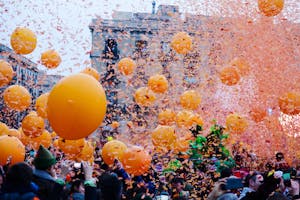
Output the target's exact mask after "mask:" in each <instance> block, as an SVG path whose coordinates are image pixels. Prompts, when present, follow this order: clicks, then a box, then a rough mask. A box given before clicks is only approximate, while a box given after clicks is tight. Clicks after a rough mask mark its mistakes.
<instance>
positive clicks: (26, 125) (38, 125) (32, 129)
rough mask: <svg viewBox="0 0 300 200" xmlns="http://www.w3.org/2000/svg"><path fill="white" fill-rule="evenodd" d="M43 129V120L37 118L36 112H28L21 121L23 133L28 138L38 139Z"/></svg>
mask: <svg viewBox="0 0 300 200" xmlns="http://www.w3.org/2000/svg"><path fill="white" fill-rule="evenodd" d="M44 129H45V122H44V119H43V118H41V117H39V116H38V115H37V113H36V112H30V113H29V114H28V115H26V116H25V117H24V119H23V120H22V130H23V133H24V134H25V135H26V136H28V137H31V138H35V137H38V136H40V135H41V134H42V133H43V131H44Z"/></svg>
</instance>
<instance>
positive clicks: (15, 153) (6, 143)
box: [0, 135, 25, 166]
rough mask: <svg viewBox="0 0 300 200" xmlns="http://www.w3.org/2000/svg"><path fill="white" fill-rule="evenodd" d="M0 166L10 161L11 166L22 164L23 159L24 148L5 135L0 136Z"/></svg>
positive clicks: (15, 139) (14, 138) (15, 140)
mask: <svg viewBox="0 0 300 200" xmlns="http://www.w3.org/2000/svg"><path fill="white" fill-rule="evenodd" d="M0 152H1V153H0V165H2V166H3V165H6V163H7V160H8V159H9V158H10V159H11V162H10V163H11V165H13V164H15V163H18V162H23V161H24V159H25V146H24V145H23V144H22V142H21V141H20V140H19V139H18V138H16V137H11V136H7V135H2V136H0Z"/></svg>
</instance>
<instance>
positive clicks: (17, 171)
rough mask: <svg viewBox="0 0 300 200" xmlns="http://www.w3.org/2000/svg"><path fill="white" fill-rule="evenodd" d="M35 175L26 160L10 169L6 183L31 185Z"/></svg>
mask: <svg viewBox="0 0 300 200" xmlns="http://www.w3.org/2000/svg"><path fill="white" fill-rule="evenodd" d="M32 177H33V171H32V168H31V167H30V166H29V165H27V164H26V163H24V162H21V163H17V164H15V165H13V166H11V167H10V168H9V169H8V172H7V175H6V183H7V184H9V185H11V186H16V187H18V186H29V185H30V183H31V181H32Z"/></svg>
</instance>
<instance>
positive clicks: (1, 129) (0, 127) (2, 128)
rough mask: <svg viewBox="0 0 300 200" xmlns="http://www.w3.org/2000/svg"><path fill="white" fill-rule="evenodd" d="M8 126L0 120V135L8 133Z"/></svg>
mask: <svg viewBox="0 0 300 200" xmlns="http://www.w3.org/2000/svg"><path fill="white" fill-rule="evenodd" d="M8 133H9V128H8V126H7V125H6V124H4V123H3V122H0V135H8Z"/></svg>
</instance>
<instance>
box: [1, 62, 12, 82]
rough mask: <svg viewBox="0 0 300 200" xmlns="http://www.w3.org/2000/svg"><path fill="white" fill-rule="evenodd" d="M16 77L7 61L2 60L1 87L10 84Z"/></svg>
mask: <svg viewBox="0 0 300 200" xmlns="http://www.w3.org/2000/svg"><path fill="white" fill-rule="evenodd" d="M14 75H15V73H14V70H13V68H12V67H11V65H10V64H9V63H8V62H6V61H5V60H0V87H2V86H5V85H7V84H9V83H10V81H11V79H12V78H13V77H14Z"/></svg>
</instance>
